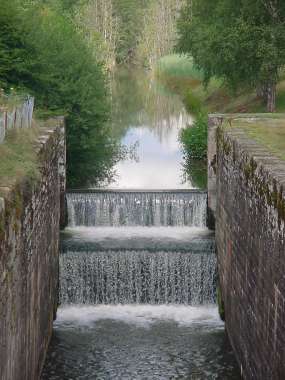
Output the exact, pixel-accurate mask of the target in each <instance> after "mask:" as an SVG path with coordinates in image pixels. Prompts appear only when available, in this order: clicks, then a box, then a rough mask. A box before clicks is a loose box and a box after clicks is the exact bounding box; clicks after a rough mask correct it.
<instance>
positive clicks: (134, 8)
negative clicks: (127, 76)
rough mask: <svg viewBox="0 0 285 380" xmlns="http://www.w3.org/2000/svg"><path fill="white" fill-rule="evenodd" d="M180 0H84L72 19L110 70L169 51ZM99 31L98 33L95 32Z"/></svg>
mask: <svg viewBox="0 0 285 380" xmlns="http://www.w3.org/2000/svg"><path fill="white" fill-rule="evenodd" d="M184 3H185V1H184V0H87V1H86V2H85V3H84V4H83V5H82V6H81V7H79V8H78V10H77V14H76V20H77V23H78V26H79V28H80V29H81V30H82V32H83V34H84V35H85V36H87V38H88V40H89V43H90V44H91V45H92V44H93V46H95V49H96V50H97V46H98V44H99V45H100V47H101V49H100V51H101V53H102V59H103V60H105V61H106V62H107V67H108V69H109V70H112V69H113V68H114V66H115V64H116V63H117V64H126V63H135V64H139V65H144V66H148V67H150V66H153V64H154V63H155V62H156V61H157V59H159V58H160V57H162V56H163V55H166V54H169V53H171V52H172V50H173V47H174V45H175V41H176V20H177V17H178V13H179V10H180V8H181V6H182V4H184ZM98 32H99V33H98Z"/></svg>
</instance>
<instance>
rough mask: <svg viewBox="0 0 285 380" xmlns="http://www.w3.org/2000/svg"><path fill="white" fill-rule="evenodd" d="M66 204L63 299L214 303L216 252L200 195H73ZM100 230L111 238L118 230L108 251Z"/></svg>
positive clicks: (73, 301) (77, 301)
mask: <svg viewBox="0 0 285 380" xmlns="http://www.w3.org/2000/svg"><path fill="white" fill-rule="evenodd" d="M67 205H68V214H69V227H73V228H70V229H69V233H70V234H71V235H72V236H71V237H69V238H68V236H67V237H66V240H65V243H64V244H63V245H62V250H63V252H64V253H63V254H62V255H61V258H60V268H61V281H60V284H61V287H60V294H61V302H62V303H63V304H132V303H136V304H169V303H171V304H189V305H197V304H209V303H214V302H215V273H216V257H215V252H214V244H213V236H212V235H211V234H210V233H209V232H208V231H207V229H206V227H205V224H206V194H205V192H202V191H195V190H194V191H180V192H179V191H177V192H170V191H168V192H154V191H152V192H142V191H141V192H138V191H136V192H131V191H128V192H114V191H109V192H93V193H90V192H87V193H70V194H68V195H67ZM83 226H86V227H83ZM96 226H101V227H96ZM102 226H109V229H108V227H105V228H104V227H102ZM110 226H117V228H113V229H110ZM130 226H131V227H130ZM139 226H140V227H139ZM141 226H155V227H144V228H142V227H141ZM162 226H168V227H164V228H163V227H162ZM170 226H172V227H170ZM174 226H175V227H174ZM177 226H179V227H177ZM185 226H186V227H185ZM197 226H199V227H200V228H197ZM105 229H107V231H108V232H109V234H110V236H109V240H110V237H111V236H112V235H115V242H116V243H117V244H115V245H114V244H113V248H112V244H111V247H110V242H108V239H106V234H104V230H105ZM180 229H182V230H183V236H180V237H179V235H181V232H179V230H180ZM193 230H194V232H193ZM150 231H151V232H152V233H151V234H150ZM76 232H77V238H76ZM118 232H119V233H118ZM171 234H172V237H171V236H170V237H169V235H171ZM67 235H68V231H67ZM78 237H81V238H83V239H81V240H80V247H78V246H77V241H78ZM186 237H187V238H186ZM82 240H83V241H84V244H82ZM106 240H107V241H106ZM164 240H166V243H165V244H163V242H164ZM140 241H142V243H141V244H139V242H140ZM108 243H109V244H108ZM108 245H109V246H108Z"/></svg>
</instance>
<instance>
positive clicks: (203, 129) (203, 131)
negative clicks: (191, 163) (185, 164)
mask: <svg viewBox="0 0 285 380" xmlns="http://www.w3.org/2000/svg"><path fill="white" fill-rule="evenodd" d="M207 138H208V119H207V114H204V113H199V114H198V116H197V118H196V120H195V121H194V123H193V125H192V126H188V127H187V128H185V129H182V131H181V134H180V141H181V143H182V145H183V150H184V153H185V156H186V159H189V160H191V159H195V160H202V159H206V157H207Z"/></svg>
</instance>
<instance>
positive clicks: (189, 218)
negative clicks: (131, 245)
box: [67, 190, 207, 227]
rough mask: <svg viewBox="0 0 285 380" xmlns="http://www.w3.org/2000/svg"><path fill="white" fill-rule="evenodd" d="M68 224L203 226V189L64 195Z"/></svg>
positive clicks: (97, 192) (204, 214) (204, 194)
mask: <svg viewBox="0 0 285 380" xmlns="http://www.w3.org/2000/svg"><path fill="white" fill-rule="evenodd" d="M67 205H68V215H69V225H70V226H199V227H204V226H205V225H206V205H207V193H206V192H204V191H199V190H198V191H196V190H193V191H182V190H180V191H179V190H178V191H95V192H91V191H86V192H72V193H68V194H67Z"/></svg>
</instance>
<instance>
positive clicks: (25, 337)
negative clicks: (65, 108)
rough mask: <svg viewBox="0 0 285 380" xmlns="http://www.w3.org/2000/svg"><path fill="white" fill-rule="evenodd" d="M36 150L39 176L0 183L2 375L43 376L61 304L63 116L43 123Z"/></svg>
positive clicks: (27, 379) (9, 379) (7, 378)
mask: <svg viewBox="0 0 285 380" xmlns="http://www.w3.org/2000/svg"><path fill="white" fill-rule="evenodd" d="M35 149H36V150H37V153H38V160H39V165H40V178H39V180H38V181H37V182H36V183H31V182H30V181H29V180H28V179H23V181H21V183H20V184H17V185H15V186H14V187H13V188H5V187H2V188H0V191H1V194H4V196H3V197H2V198H0V379H1V380H34V379H39V376H40V372H41V368H42V366H43V363H44V359H45V353H46V350H47V346H48V343H49V339H50V336H51V331H52V323H53V319H54V316H55V313H56V309H57V296H58V244H59V223H60V197H61V192H64V189H65V171H64V167H65V138H64V125H63V120H62V119H56V120H54V121H53V122H51V123H49V126H48V127H44V128H43V131H42V133H41V135H40V138H39V139H38V141H37V142H36V144H35Z"/></svg>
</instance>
